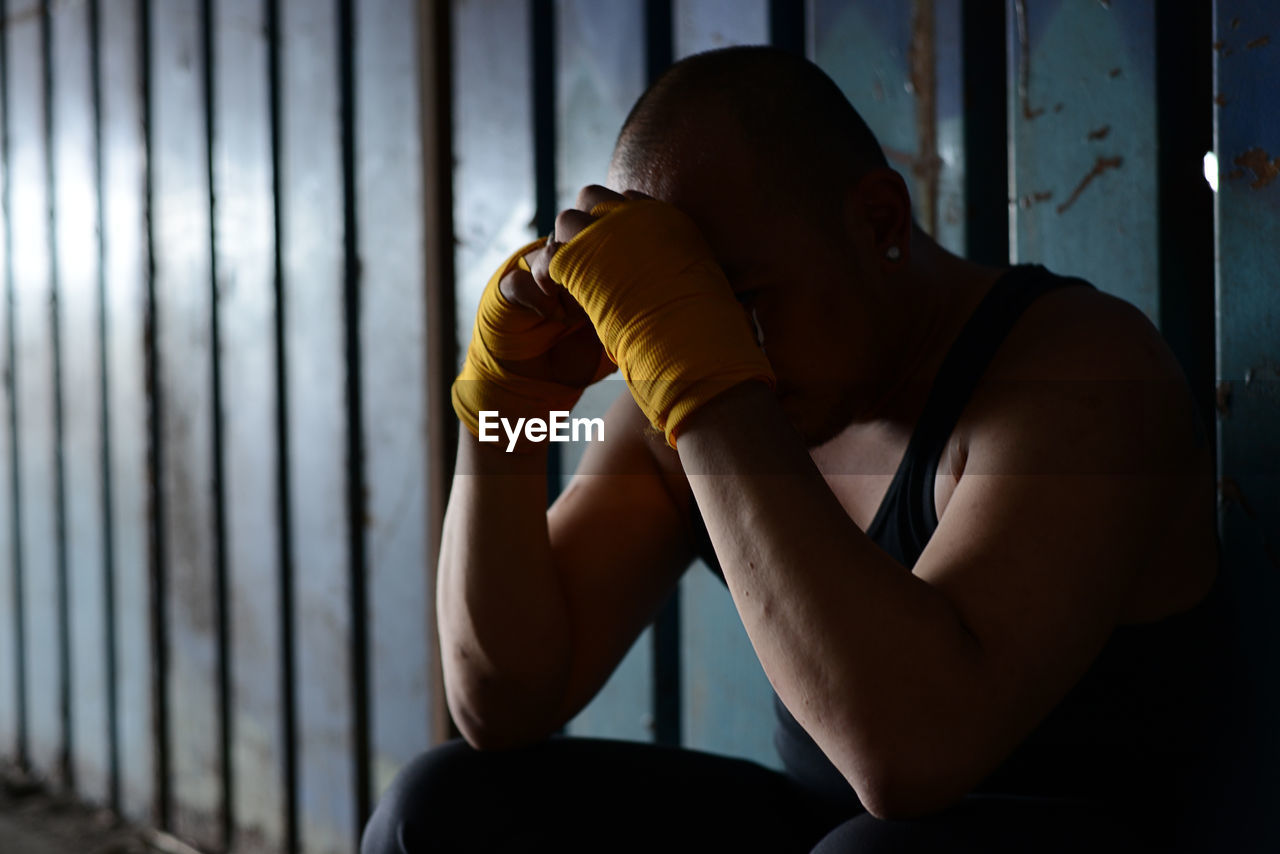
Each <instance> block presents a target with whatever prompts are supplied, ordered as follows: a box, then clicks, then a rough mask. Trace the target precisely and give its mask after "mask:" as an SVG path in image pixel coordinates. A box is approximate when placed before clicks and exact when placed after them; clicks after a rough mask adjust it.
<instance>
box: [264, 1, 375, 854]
mask: <svg viewBox="0 0 1280 854" xmlns="http://www.w3.org/2000/svg"><path fill="white" fill-rule="evenodd" d="M339 11H340V9H339V6H338V4H337V3H333V2H326V3H316V2H312V0H282V2H281V4H280V13H281V15H280V19H279V24H280V26H279V30H278V32H279V36H280V43H279V51H280V86H279V92H280V95H279V97H280V100H279V104H280V137H279V139H280V143H279V144H280V158H279V166H280V185H279V195H280V197H281V209H280V210H281V214H280V216H281V218H280V233H279V240H280V245H281V251H282V252H283V274H284V279H283V282H284V285H283V295H282V300H281V304H282V305H283V306H284V309H285V317H284V333H285V334H284V338H285V345H286V352H285V355H286V362H287V368H288V374H287V381H286V383H285V389H286V393H287V395H288V400H287V411H288V422H287V430H288V449H289V483H288V489H289V509H290V514H291V520H292V522H291V535H292V543H293V545H292V548H293V565H294V566H295V567H296V569H297V571H296V573H295V574H294V575H293V579H292V583H293V600H294V601H293V609H294V610H293V628H294V640H293V643H294V650H295V652H296V657H295V665H294V690H295V691H296V716H297V717H296V723H295V727H296V729H295V741H296V749H297V789H296V798H297V803H298V841H299V850H301V851H304V852H307V854H340V852H348V851H350V850H352V847H353V845H352V840H354V839H355V838H356V835H357V834H358V833H359V832H360V828H359V823H358V818H359V816H358V802H359V797H360V796H359V795H358V794H357V792H356V788H357V785H358V780H359V773H360V772H359V771H358V770H357V768H356V767H355V764H356V757H357V748H356V744H355V741H354V739H355V737H356V733H357V727H356V725H355V719H356V710H355V705H356V703H357V702H358V700H357V696H356V688H355V686H354V684H353V679H354V677H355V676H356V664H355V663H354V662H353V661H352V660H351V656H352V655H353V652H354V650H355V648H356V645H355V643H354V642H353V638H352V634H353V631H354V627H353V626H352V622H351V621H352V619H353V617H354V615H355V613H356V611H355V610H354V609H353V607H352V602H353V598H354V597H353V592H352V590H351V585H352V583H353V581H355V580H357V578H358V571H357V570H353V568H352V566H351V562H352V560H353V558H354V556H355V551H354V550H353V548H352V545H351V544H352V538H353V536H355V535H354V534H353V533H352V532H351V531H350V527H351V526H352V524H353V523H356V522H357V521H360V522H361V523H362V521H363V520H357V519H356V518H355V517H354V515H353V513H352V511H353V509H354V508H356V507H359V506H360V504H359V502H355V503H353V501H352V491H353V484H352V482H351V481H352V474H353V467H354V466H355V465H356V463H357V461H356V460H354V459H351V457H350V455H351V450H352V447H353V444H354V443H353V442H352V440H351V438H350V437H349V436H348V431H349V430H350V429H351V427H352V422H351V402H350V392H349V390H348V387H347V384H348V381H349V376H348V374H349V371H350V364H351V363H350V360H349V359H348V358H347V355H348V353H347V348H348V347H349V341H350V338H351V337H352V336H351V335H350V334H349V332H348V326H349V324H354V323H355V322H356V318H355V317H354V316H353V317H350V318H348V317H347V314H348V303H347V297H348V293H349V291H350V290H351V288H349V286H348V275H349V273H350V264H351V261H350V255H349V253H348V252H347V246H346V241H347V240H348V236H347V235H348V234H349V233H348V232H346V230H345V222H346V217H347V213H346V209H345V206H346V199H347V196H346V194H344V189H343V188H344V184H345V181H346V178H345V176H344V156H343V155H344V148H343V127H342V123H343V118H342V117H343V109H344V108H343V99H342V93H341V88H340V84H341V74H342V72H341V70H340V65H341V63H342V59H341V57H340V56H339V49H340V45H341V42H340V39H339V35H338V28H339V26H340V20H341V19H340V18H339V14H338V13H339Z"/></svg>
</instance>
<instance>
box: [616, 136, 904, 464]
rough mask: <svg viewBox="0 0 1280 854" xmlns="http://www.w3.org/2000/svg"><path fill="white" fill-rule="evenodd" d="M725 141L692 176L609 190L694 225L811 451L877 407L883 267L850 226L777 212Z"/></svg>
mask: <svg viewBox="0 0 1280 854" xmlns="http://www.w3.org/2000/svg"><path fill="white" fill-rule="evenodd" d="M723 142H724V144H722V145H720V146H715V147H712V148H711V150H715V151H716V157H715V158H714V160H708V161H705V162H703V163H701V164H699V165H698V166H697V167H696V168H681V166H680V165H679V163H678V162H676V161H675V160H674V159H673V161H672V162H671V163H668V164H664V166H665V168H661V169H659V168H655V169H653V170H651V171H649V172H647V173H646V174H642V175H622V174H616V173H611V175H610V183H611V185H612V186H613V188H614V189H616V190H627V189H633V190H639V191H641V192H644V193H646V194H648V195H650V196H653V197H654V198H658V199H661V200H663V201H666V202H670V203H671V204H674V205H675V206H676V207H678V208H680V209H681V210H682V211H684V212H685V213H686V214H687V215H689V216H690V217H691V218H692V219H693V221H694V222H695V223H696V224H697V225H698V227H699V228H700V229H701V231H702V233H703V236H704V237H705V238H706V240H707V242H708V243H709V244H710V246H711V249H712V251H713V253H714V255H715V257H716V259H717V261H718V262H719V263H720V266H721V268H722V269H723V270H724V272H725V275H726V277H727V278H728V280H729V284H730V285H731V286H732V287H733V290H734V293H735V294H736V295H737V296H738V299H739V300H740V301H741V302H742V303H743V307H744V310H745V311H746V312H747V313H748V314H749V315H751V316H752V320H753V322H754V323H755V325H756V327H757V328H758V329H759V332H760V333H761V337H762V338H763V347H764V350H765V353H766V355H767V356H768V357H769V361H770V363H771V364H772V365H773V369H774V373H775V374H776V376H777V380H778V388H777V391H778V398H779V402H780V403H781V405H782V407H783V410H784V411H785V412H786V414H787V416H788V418H789V419H790V420H791V422H792V424H793V425H794V426H795V427H796V429H797V430H798V431H799V432H800V434H801V435H802V436H803V438H804V440H805V442H806V443H807V444H808V445H810V446H815V445H818V444H821V443H822V442H825V441H827V440H828V439H830V438H832V437H833V436H834V435H836V434H837V433H838V432H839V431H840V430H841V429H843V428H844V427H845V426H846V425H847V424H848V423H849V421H850V420H851V419H852V418H853V417H854V415H855V414H856V412H857V410H858V408H859V407H860V406H865V405H866V403H867V401H868V398H867V396H868V395H872V399H874V394H875V389H874V387H873V386H874V378H875V377H876V376H877V375H878V370H877V367H876V354H877V353H880V352H884V348H883V346H882V343H881V342H880V340H879V338H878V335H879V332H880V330H881V329H882V328H883V325H882V324H877V323H876V318H877V317H878V316H880V315H881V313H882V303H883V300H882V299H881V297H880V289H881V287H882V286H881V283H880V281H879V278H878V273H877V269H876V268H875V267H874V266H872V267H871V268H870V269H869V270H868V269H865V267H866V265H864V264H862V263H860V262H859V260H858V259H859V256H860V255H863V254H865V253H860V252H859V251H858V250H857V249H856V247H855V245H854V243H855V241H853V240H851V239H848V237H847V235H846V232H847V228H846V226H845V223H840V222H832V223H823V222H821V221H820V220H819V219H818V217H817V215H816V214H809V213H808V212H806V211H803V210H801V209H800V205H799V204H798V203H796V204H786V205H779V204H777V199H776V195H777V194H776V192H775V193H774V194H773V195H772V196H771V195H770V194H769V193H766V192H763V191H762V189H761V181H760V177H759V169H760V168H761V167H760V165H759V164H757V163H756V162H754V161H753V158H752V157H751V156H750V154H748V153H747V152H746V151H745V147H744V146H742V145H741V144H740V143H737V144H736V145H735V144H734V141H732V140H724V141H723Z"/></svg>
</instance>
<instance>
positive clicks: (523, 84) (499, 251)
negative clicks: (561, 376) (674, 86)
mask: <svg viewBox="0 0 1280 854" xmlns="http://www.w3.org/2000/svg"><path fill="white" fill-rule="evenodd" d="M452 2H453V4H454V5H453V38H454V44H455V46H456V47H455V50H454V52H453V74H454V91H453V108H454V112H453V122H454V123H453V147H454V151H455V152H456V154H455V160H454V164H455V165H454V171H453V182H454V183H453V192H454V195H453V198H454V209H453V221H454V229H455V232H456V239H457V252H456V255H455V256H454V257H455V269H456V271H457V274H456V276H455V280H456V283H455V287H456V290H457V295H456V309H457V318H458V320H457V324H458V325H457V339H458V367H461V366H462V359H463V357H464V356H465V355H466V348H467V342H469V341H470V340H471V326H472V323H474V321H475V316H476V306H477V305H478V304H479V302H480V294H481V293H482V292H483V291H484V286H485V284H486V283H487V282H488V281H489V277H490V276H492V275H493V271H494V270H496V269H497V268H498V265H499V264H501V263H502V262H503V261H504V260H505V259H506V258H507V256H509V255H510V254H511V253H512V252H514V251H515V250H516V249H518V248H519V247H521V246H522V245H524V244H525V243H528V242H529V241H530V240H532V239H533V216H534V194H533V183H534V182H533V113H532V103H533V93H532V83H531V81H530V69H531V68H532V57H531V54H530V45H529V27H530V20H529V5H530V4H529V3H525V2H512V0H465V2H464V0H452Z"/></svg>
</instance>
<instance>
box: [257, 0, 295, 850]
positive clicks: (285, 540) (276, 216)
mask: <svg viewBox="0 0 1280 854" xmlns="http://www.w3.org/2000/svg"><path fill="white" fill-rule="evenodd" d="M264 5H265V11H266V30H267V33H266V35H267V78H268V81H267V97H268V108H269V109H268V121H269V122H270V125H269V139H270V170H271V190H270V193H271V233H272V235H273V238H274V239H273V242H272V258H271V262H272V269H271V275H272V282H271V287H272V297H273V299H274V301H275V318H274V324H273V327H272V332H271V334H272V339H273V341H274V365H273V369H274V381H275V394H276V399H275V409H274V417H275V421H274V424H273V428H274V433H275V440H276V442H275V450H276V469H275V484H274V488H275V495H276V502H277V507H276V514H275V519H276V521H277V524H278V525H279V530H278V531H277V535H276V536H277V542H278V544H279V549H280V551H279V563H278V566H277V574H276V592H277V597H278V610H277V614H278V615H279V623H278V630H277V632H276V638H277V640H278V643H279V649H280V653H279V654H280V662H279V667H278V669H277V673H278V691H279V697H280V708H279V732H280V751H281V759H282V767H281V776H280V786H281V793H282V799H283V814H282V816H281V821H282V822H283V827H282V829H281V837H282V838H281V842H282V845H283V850H284V852H285V853H286V854H297V852H298V850H299V845H300V839H299V830H298V733H297V720H298V709H297V689H296V687H295V682H294V680H295V678H296V676H295V670H296V667H297V651H296V649H295V646H294V637H295V626H294V614H295V613H296V607H297V606H296V602H295V596H294V579H293V573H294V565H295V564H294V547H293V531H294V519H293V501H292V497H291V496H292V492H291V490H290V484H291V483H292V473H291V471H292V470H291V459H292V452H291V444H290V431H289V394H288V387H287V379H288V376H289V362H288V346H287V340H286V337H285V333H286V330H287V329H288V323H287V318H286V312H287V311H288V303H287V302H286V299H285V267H284V265H285V255H284V249H283V240H282V239H281V234H282V232H283V227H284V191H283V187H282V185H281V173H282V171H283V170H282V158H283V150H282V140H281V133H282V128H283V109H282V106H281V87H282V77H281V74H282V71H281V56H280V46H281V42H282V36H281V32H280V0H264Z"/></svg>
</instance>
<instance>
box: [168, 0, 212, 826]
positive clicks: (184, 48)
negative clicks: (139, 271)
mask: <svg viewBox="0 0 1280 854" xmlns="http://www.w3.org/2000/svg"><path fill="white" fill-rule="evenodd" d="M151 16H152V18H151V21H152V29H151V45H150V55H151V92H150V98H151V104H152V110H151V117H152V127H151V142H152V150H151V162H152V176H153V197H152V202H153V206H154V207H153V215H152V220H151V225H152V236H153V239H154V243H153V247H152V248H153V253H154V255H153V257H154V259H155V296H156V358H157V359H158V362H159V371H158V383H159V389H158V391H159V394H160V429H161V439H160V441H161V453H162V455H163V465H162V468H161V472H162V476H161V479H160V483H159V488H160V500H161V513H162V515H161V517H160V518H161V519H162V520H163V524H164V526H165V530H164V554H163V566H164V569H165V571H166V573H167V578H166V591H165V593H166V595H165V599H166V601H165V602H164V608H165V618H166V620H167V621H168V638H169V651H168V655H169V660H168V665H169V667H168V673H167V679H166V697H165V703H166V705H167V708H168V721H169V726H168V735H169V738H170V744H169V747H170V753H169V756H170V769H169V770H170V773H171V775H172V782H171V789H170V795H171V803H170V809H171V816H172V825H173V829H174V830H175V831H176V832H177V833H178V834H179V835H181V836H182V837H183V838H185V839H188V840H191V841H192V842H195V843H196V844H198V845H202V846H206V847H209V848H218V847H220V846H221V845H222V841H223V840H222V830H221V811H222V809H223V804H222V798H221V777H222V758H221V757H222V746H221V743H220V740H219V733H220V720H219V716H218V709H219V690H218V655H219V651H218V642H219V638H218V629H217V599H216V585H215V570H216V564H215V562H216V559H217V556H216V550H217V545H216V542H215V528H214V522H215V516H214V513H215V509H214V477H215V472H214V454H213V450H214V446H213V424H214V418H215V417H217V413H215V412H214V409H213V382H212V380H213V351H212V332H213V314H212V311H213V307H212V300H211V280H210V257H211V253H210V247H209V236H210V235H209V229H210V221H209V217H210V200H209V186H208V172H207V169H208V167H207V163H208V161H207V159H206V158H207V157H208V151H207V136H206V134H207V130H206V126H205V106H204V80H203V69H204V62H205V57H204V56H203V49H202V37H201V32H200V23H201V14H200V4H199V2H197V0H165V2H153V3H152V4H151Z"/></svg>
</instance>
